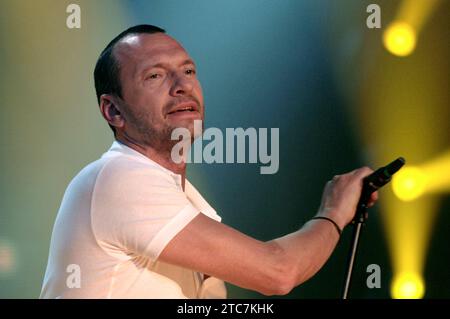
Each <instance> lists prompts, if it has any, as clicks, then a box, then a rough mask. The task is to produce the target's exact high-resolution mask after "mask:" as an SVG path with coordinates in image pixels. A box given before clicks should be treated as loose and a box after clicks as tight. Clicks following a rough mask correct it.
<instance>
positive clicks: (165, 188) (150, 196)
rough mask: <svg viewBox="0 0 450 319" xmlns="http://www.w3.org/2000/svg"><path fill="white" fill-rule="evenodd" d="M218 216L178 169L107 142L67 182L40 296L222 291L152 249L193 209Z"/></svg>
mask: <svg viewBox="0 0 450 319" xmlns="http://www.w3.org/2000/svg"><path fill="white" fill-rule="evenodd" d="M199 213H203V214H205V215H207V216H209V217H210V218H212V219H215V220H217V221H219V222H220V220H221V218H220V217H219V215H217V213H216V212H215V210H214V209H213V208H212V207H211V206H210V205H209V204H208V203H207V202H206V201H205V200H204V199H203V197H202V196H201V195H200V194H199V193H198V191H197V190H196V189H195V188H194V187H193V186H192V185H191V184H190V183H189V181H187V180H186V181H185V191H183V189H182V186H181V176H180V175H177V174H174V173H173V172H171V171H169V170H167V169H165V168H164V167H162V166H161V165H159V164H157V163H155V162H154V161H152V160H150V159H149V158H147V157H146V156H144V155H143V154H141V153H139V152H137V151H135V150H133V149H132V148H130V147H127V146H126V145H124V144H122V143H119V142H117V141H115V142H114V143H113V144H112V146H111V148H110V149H109V150H108V152H106V153H104V154H103V156H102V157H101V158H100V159H99V160H97V161H95V162H93V163H91V164H89V165H88V166H86V167H85V168H84V169H83V170H82V171H81V172H80V173H79V174H78V175H77V176H76V177H75V178H74V179H73V180H72V181H71V183H70V184H69V186H68V188H67V190H66V192H65V194H64V198H63V200H62V203H61V207H60V209H59V212H58V216H57V218H56V222H55V225H54V228H53V233H52V239H51V244H50V254H49V259H48V264H47V270H46V273H45V278H44V282H43V286H42V291H41V296H40V297H41V298H225V297H226V290H225V285H224V283H223V281H221V280H219V279H217V278H214V277H209V278H208V279H206V280H203V275H202V274H200V273H197V272H194V271H192V270H189V269H185V268H181V267H178V266H174V265H170V264H167V263H163V262H161V261H159V260H158V256H159V254H160V253H161V251H162V250H163V249H164V247H165V246H166V245H167V244H168V243H169V241H170V240H171V239H172V238H173V237H174V236H175V235H176V234H177V233H178V232H179V231H181V230H182V229H183V227H185V226H186V225H187V224H188V223H189V222H190V221H191V220H192V219H193V218H194V217H195V216H197V214H199Z"/></svg>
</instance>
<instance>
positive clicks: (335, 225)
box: [311, 216, 342, 237]
mask: <svg viewBox="0 0 450 319" xmlns="http://www.w3.org/2000/svg"><path fill="white" fill-rule="evenodd" d="M311 219H324V220H328V221H329V222H331V223H332V224H333V225H334V227H336V230H337V232H338V234H339V237H340V236H341V234H342V229H340V228H339V226H338V224H336V222H335V221H334V220H332V219H331V218H328V217H323V216H316V217H313V218H311Z"/></svg>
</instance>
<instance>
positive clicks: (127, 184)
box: [96, 156, 176, 192]
mask: <svg viewBox="0 0 450 319" xmlns="http://www.w3.org/2000/svg"><path fill="white" fill-rule="evenodd" d="M96 184H97V185H96V188H98V187H101V188H102V189H107V190H108V191H119V192H127V191H129V190H131V189H133V190H138V189H142V188H145V187H151V186H153V187H158V186H160V187H171V186H172V187H176V183H175V181H174V180H173V178H172V177H171V176H170V175H169V174H167V172H164V171H163V170H162V169H161V168H159V167H157V166H156V165H152V164H151V163H144V162H141V161H137V160H135V159H133V158H132V157H128V156H118V157H115V158H112V159H109V160H108V161H107V162H106V163H105V164H104V165H103V167H102V169H101V171H100V172H99V175H98V177H97V183H96Z"/></svg>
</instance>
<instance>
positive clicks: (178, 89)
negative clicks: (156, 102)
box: [170, 76, 194, 96]
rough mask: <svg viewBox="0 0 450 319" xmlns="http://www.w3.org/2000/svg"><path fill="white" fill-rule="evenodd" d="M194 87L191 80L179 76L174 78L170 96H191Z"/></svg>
mask: <svg viewBox="0 0 450 319" xmlns="http://www.w3.org/2000/svg"><path fill="white" fill-rule="evenodd" d="M193 87H194V86H193V83H192V80H191V79H188V78H186V77H185V76H178V77H176V78H174V81H173V84H172V87H171V89H170V95H172V96H180V95H186V94H190V93H191V92H192V89H193Z"/></svg>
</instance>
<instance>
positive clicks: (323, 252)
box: [41, 25, 377, 298]
mask: <svg viewBox="0 0 450 319" xmlns="http://www.w3.org/2000/svg"><path fill="white" fill-rule="evenodd" d="M94 76H95V87H96V92H97V98H98V102H99V105H100V110H101V113H102V115H103V117H104V118H105V120H106V121H107V122H108V124H109V125H110V127H111V128H112V129H113V131H114V136H115V142H114V143H113V145H112V147H111V148H110V150H109V151H108V152H106V153H105V154H104V155H103V156H102V157H101V158H100V159H99V160H97V161H95V162H93V163H91V164H90V165H88V166H87V167H85V168H84V169H83V170H82V171H81V172H80V173H79V174H78V175H77V176H76V177H75V178H74V179H73V180H72V182H71V183H70V185H69V186H68V188H67V190H66V193H65V195H64V198H63V201H62V204H61V207H60V210H59V212H58V216H57V219H56V222H55V226H54V230H53V234H52V240H51V247H50V256H49V261H48V266H47V270H46V274H45V278H44V283H43V287H42V292H41V297H42V298H224V297H225V296H226V291H225V286H224V283H223V281H227V282H230V283H232V284H235V285H237V286H240V287H243V288H247V289H252V290H256V291H258V292H260V293H262V294H265V295H284V294H287V293H289V291H290V290H291V289H292V288H294V287H296V286H297V285H299V284H301V283H303V282H304V281H306V280H307V279H308V278H310V277H311V276H313V275H314V274H315V273H316V272H317V271H318V270H319V269H320V268H321V267H322V266H323V264H324V263H325V262H326V260H327V259H328V257H329V256H330V254H331V253H332V251H333V249H334V247H335V245H336V243H337V242H338V240H339V235H340V230H342V228H344V227H345V226H346V225H347V224H348V223H349V222H350V221H351V220H352V218H353V214H354V212H355V208H356V204H357V201H358V199H359V196H360V192H361V188H362V179H363V178H364V177H365V176H367V175H369V174H370V173H371V172H372V170H371V169H369V168H366V167H364V168H361V169H357V170H354V171H352V172H350V173H347V174H344V175H341V176H335V177H334V178H333V180H332V181H330V182H328V183H327V184H326V186H325V189H324V193H323V197H322V203H321V205H320V208H319V211H318V213H317V215H316V219H312V220H311V221H309V222H307V223H306V224H305V226H304V227H303V228H302V229H300V230H299V231H297V232H294V233H291V234H288V235H286V236H284V237H281V238H276V239H274V240H271V241H268V242H262V241H259V240H256V239H253V238H251V237H249V236H246V235H244V234H242V233H240V232H239V231H237V230H235V229H232V228H230V227H228V226H226V225H224V224H222V223H220V221H221V219H220V217H219V216H218V215H217V213H216V212H215V211H214V209H213V208H212V207H211V206H210V205H209V204H208V203H207V202H206V200H205V199H203V198H202V196H201V195H200V194H199V192H198V191H197V190H196V189H195V188H194V186H192V185H191V184H190V183H189V181H188V180H187V179H186V164H185V163H183V162H182V163H179V164H177V163H175V161H173V160H172V158H171V149H172V147H173V146H174V144H175V143H177V142H178V141H172V140H171V132H172V131H173V130H174V129H176V128H187V129H188V130H190V131H191V135H193V131H194V125H193V122H194V120H203V117H204V103H203V95H202V90H201V87H200V83H199V81H198V79H197V76H196V70H195V64H194V62H193V61H192V59H191V58H190V57H189V55H188V53H187V52H186V51H185V50H184V49H183V47H182V46H181V45H180V44H179V43H178V42H177V41H175V40H174V39H173V38H171V37H170V36H168V35H166V34H165V32H164V30H162V29H160V28H157V27H154V26H150V25H140V26H135V27H132V28H130V29H128V30H126V31H124V32H122V33H121V34H120V35H118V36H117V37H116V38H115V39H114V40H113V41H111V43H110V44H109V45H108V46H107V47H106V48H105V50H104V51H103V52H102V53H101V55H100V57H99V59H98V61H97V65H96V68H95V72H94ZM376 199H377V194H376V193H375V194H374V195H373V196H372V198H371V203H370V205H373V204H374V202H375V201H376Z"/></svg>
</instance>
